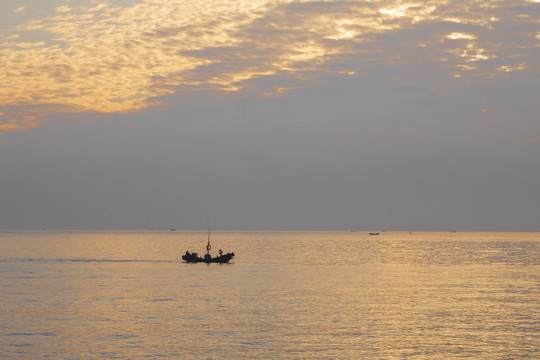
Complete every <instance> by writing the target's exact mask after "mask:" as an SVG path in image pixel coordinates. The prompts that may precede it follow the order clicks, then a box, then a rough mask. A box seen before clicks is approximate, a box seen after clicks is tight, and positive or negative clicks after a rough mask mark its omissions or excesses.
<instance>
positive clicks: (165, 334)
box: [0, 230, 540, 360]
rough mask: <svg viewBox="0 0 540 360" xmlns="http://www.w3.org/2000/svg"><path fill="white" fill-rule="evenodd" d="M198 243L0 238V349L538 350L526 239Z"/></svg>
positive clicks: (537, 304)
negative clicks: (208, 259) (207, 257)
mask: <svg viewBox="0 0 540 360" xmlns="http://www.w3.org/2000/svg"><path fill="white" fill-rule="evenodd" d="M207 238H208V233H207V231H180V230H178V231H170V230H163V231H157V230H152V231H73V230H69V231H67V230H63V231H57V230H36V231H0V358H2V359H33V360H34V359H161V358H165V359H490V360H491V359H539V358H540V233H525V232H513V233H510V232H507V233H502V232H461V231H457V232H448V231H444V232H421V231H412V232H409V231H404V232H398V231H396V232H393V231H382V232H380V233H379V235H370V233H369V232H368V231H341V232H340V231H332V232H321V231H317V232H310V231H294V232H293V231H219V230H215V231H212V233H211V245H212V249H211V253H212V254H213V255H216V254H217V252H218V251H219V249H222V250H223V252H225V253H227V252H234V253H235V255H236V256H235V257H234V259H233V260H232V261H231V263H229V264H204V263H198V264H188V263H184V262H182V260H181V255H182V254H183V253H185V251H186V250H189V251H190V252H192V251H195V252H198V253H199V254H203V253H205V249H206V244H207Z"/></svg>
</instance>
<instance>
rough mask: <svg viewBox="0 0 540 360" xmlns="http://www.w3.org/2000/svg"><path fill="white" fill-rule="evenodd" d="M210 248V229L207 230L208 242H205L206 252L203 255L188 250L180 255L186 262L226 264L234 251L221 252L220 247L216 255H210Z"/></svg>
mask: <svg viewBox="0 0 540 360" xmlns="http://www.w3.org/2000/svg"><path fill="white" fill-rule="evenodd" d="M211 249H212V246H211V245H210V230H208V244H206V254H204V256H199V254H197V253H196V252H192V253H190V252H189V251H186V253H185V254H184V255H182V260H184V261H185V262H187V263H199V262H203V263H207V264H209V263H219V264H226V263H228V262H229V261H231V259H232V258H233V257H234V253H227V254H223V251H221V249H220V250H219V255H218V256H216V257H212V255H210V250H211Z"/></svg>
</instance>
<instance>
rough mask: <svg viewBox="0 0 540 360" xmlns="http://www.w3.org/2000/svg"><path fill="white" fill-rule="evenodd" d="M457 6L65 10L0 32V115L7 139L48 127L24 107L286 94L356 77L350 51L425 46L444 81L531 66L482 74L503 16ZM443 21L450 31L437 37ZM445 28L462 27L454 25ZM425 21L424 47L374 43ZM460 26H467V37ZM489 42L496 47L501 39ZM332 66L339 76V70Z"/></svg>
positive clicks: (155, 3)
mask: <svg viewBox="0 0 540 360" xmlns="http://www.w3.org/2000/svg"><path fill="white" fill-rule="evenodd" d="M516 1H517V0H516ZM514 2H515V1H506V0H505V1H503V0H498V1H490V4H491V5H490V6H491V9H492V10H491V11H492V12H496V11H498V13H497V16H498V17H501V16H504V11H505V9H506V7H508V6H511V5H510V3H514ZM451 3H452V4H451V5H452V6H450V4H448V1H443V0H426V1H423V2H421V3H417V2H409V1H399V0H380V1H376V2H369V1H366V2H355V1H345V2H343V1H325V2H320V1H294V0H292V1H291V0H276V1H264V0H236V1H231V0H141V1H138V2H135V3H133V4H131V5H127V6H119V5H115V4H114V2H105V3H104V2H98V1H90V2H88V3H87V5H83V6H79V7H75V6H68V5H63V6H58V7H56V8H55V9H54V10H55V11H56V13H55V15H54V16H51V17H47V18H43V19H36V20H31V21H28V22H26V23H24V24H21V25H19V26H18V27H17V28H16V29H13V30H12V31H10V32H8V33H6V34H0V60H1V63H2V66H1V67H0V79H2V82H1V83H0V111H2V112H3V113H4V114H11V115H0V129H1V130H0V131H3V132H6V131H18V130H22V129H27V128H32V127H35V126H38V125H39V124H41V123H42V122H43V121H45V119H46V116H45V117H44V116H41V115H25V113H24V111H22V112H21V110H20V109H25V108H26V109H33V108H36V107H41V108H48V109H55V110H54V111H69V112H106V113H121V112H129V111H138V110H141V109H144V108H147V107H149V106H152V105H154V104H156V103H157V102H158V101H157V99H158V98H160V97H164V96H167V95H171V94H174V93H175V92H177V91H179V90H181V89H189V90H190V91H196V90H216V91H228V92H240V91H242V90H243V89H247V88H249V89H250V91H254V92H255V93H257V92H258V93H259V94H265V95H268V94H281V93H283V92H286V91H287V90H288V89H291V88H295V87H298V86H300V85H299V84H301V83H302V82H305V81H308V80H309V79H310V78H312V77H313V76H315V75H314V74H318V73H321V72H335V73H341V74H355V73H357V71H356V70H355V67H357V66H358V64H357V61H358V57H356V58H355V55H359V54H365V53H369V54H372V55H370V56H371V57H370V58H368V59H367V60H368V61H370V62H371V63H377V65H378V66H388V65H392V66H393V65H396V64H400V65H403V64H404V61H418V60H413V59H415V58H418V56H409V57H408V59H411V60H404V59H407V57H406V56H404V54H405V53H406V52H407V51H408V52H413V53H414V52H415V51H417V49H429V52H424V54H427V55H428V58H423V57H422V60H421V61H423V62H426V63H427V62H428V61H431V62H432V63H433V64H441V63H443V64H447V66H446V67H442V68H443V70H444V71H446V72H447V73H448V76H452V75H453V76H462V75H463V74H470V73H472V72H476V73H479V74H482V71H483V74H485V75H488V76H491V75H492V74H500V73H501V72H506V73H510V74H511V72H518V71H525V70H527V69H529V68H531V67H528V66H527V59H526V57H523V59H519V61H518V60H513V63H516V61H518V62H517V64H519V66H518V65H513V66H510V65H499V66H498V67H494V66H492V68H491V69H487V70H485V69H484V70H481V69H480V65H479V63H482V62H485V60H489V59H495V58H499V57H502V56H503V55H502V54H501V50H500V49H489V41H488V42H483V39H484V38H486V35H485V34H486V33H487V34H489V31H490V30H489V29H490V27H492V26H493V24H494V23H496V22H497V21H499V20H497V19H498V18H497V17H495V16H493V14H491V13H488V14H485V7H484V5H483V4H484V3H485V1H483V0H482V1H474V2H472V3H471V2H470V1H465V0H458V1H451ZM531 6H532V5H531ZM22 10H24V9H23V7H20V8H18V9H17V10H15V11H16V12H21V11H22ZM25 12H26V10H25ZM531 21H532V20H531ZM439 23H440V24H444V26H442V27H441V29H440V30H439V29H438V28H437V24H439ZM449 23H451V24H457V25H456V29H455V30H452V29H451V26H450V27H449V25H448V24H449ZM422 24H424V26H429V28H428V30H429V31H423V32H422V34H421V35H419V36H423V37H424V40H425V41H423V42H422V46H421V47H419V45H418V42H417V39H415V42H409V43H407V42H404V41H403V40H402V39H399V40H400V41H399V44H398V45H399V48H397V50H396V43H387V44H385V43H384V42H381V41H373V39H374V38H375V37H380V36H381V35H382V34H386V33H390V32H392V33H394V34H395V33H397V32H399V31H406V30H407V31H411V30H414V29H415V28H417V27H418V26H421V25H422ZM463 25H467V27H468V28H470V29H471V30H467V32H463V31H461V30H460V29H459V27H460V26H463ZM449 29H450V30H449ZM474 29H476V30H477V31H474V34H473V30H474ZM487 37H488V38H489V36H487ZM2 39H3V40H2ZM531 40H532V41H534V39H532V38H531ZM1 41H4V42H1ZM493 41H494V43H496V44H497V46H498V47H501V45H500V43H501V41H500V39H498V38H496V39H494V40H493ZM497 52H498V53H497ZM347 58H348V59H350V60H347V61H348V62H347V61H346V60H344V59H347ZM333 62H337V63H339V65H340V66H339V68H332V66H330V65H331V64H332V63H333ZM473 64H474V65H473ZM434 67H436V68H441V67H440V66H438V65H437V66H434ZM456 69H458V71H460V73H459V74H455V70H456ZM437 71H439V70H437ZM272 77H281V78H284V77H287V78H288V79H289V80H288V81H287V82H286V85H285V84H276V85H275V86H274V90H272V91H269V89H268V86H262V87H261V88H259V89H255V88H253V86H254V82H253V80H255V79H259V80H261V79H269V78H272ZM10 109H11V110H10ZM13 109H17V110H13ZM54 111H53V112H54ZM29 113H32V111H31V110H29ZM44 113H45V114H47V113H49V112H47V111H45V112H44Z"/></svg>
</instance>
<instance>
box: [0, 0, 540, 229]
mask: <svg viewBox="0 0 540 360" xmlns="http://www.w3.org/2000/svg"><path fill="white" fill-rule="evenodd" d="M539 24H540V4H539V1H538V0H492V1H486V0H423V1H407V0H402V1H400V0H380V1H379V0H366V1H309V0H302V1H297V0H277V1H265V0H196V1H195V0H109V1H97V0H87V1H82V0H50V1H47V2H44V1H41V0H28V1H24V0H22V1H14V0H7V1H2V2H1V3H0V199H1V201H0V229H43V228H47V229H63V228H66V229H168V228H171V227H174V228H177V229H207V228H209V227H212V228H215V229H231V230H234V229H235V230H242V229H245V230H252V229H253V230H267V229H272V230H477V231H539V230H540V101H539V94H540V85H539V84H540V81H539V80H540V77H539V73H540V71H539V69H540V62H539V59H540V57H539V50H540V26H539Z"/></svg>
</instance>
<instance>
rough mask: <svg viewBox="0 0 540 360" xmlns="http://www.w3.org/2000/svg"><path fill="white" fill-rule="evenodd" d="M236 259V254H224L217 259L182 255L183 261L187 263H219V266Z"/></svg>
mask: <svg viewBox="0 0 540 360" xmlns="http://www.w3.org/2000/svg"><path fill="white" fill-rule="evenodd" d="M233 257H234V253H227V254H223V255H221V256H216V257H200V256H197V255H194V254H185V255H182V260H184V261H185V262H187V263H200V262H202V263H207V264H209V263H218V264H226V263H228V262H229V261H231V259H232V258H233Z"/></svg>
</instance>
